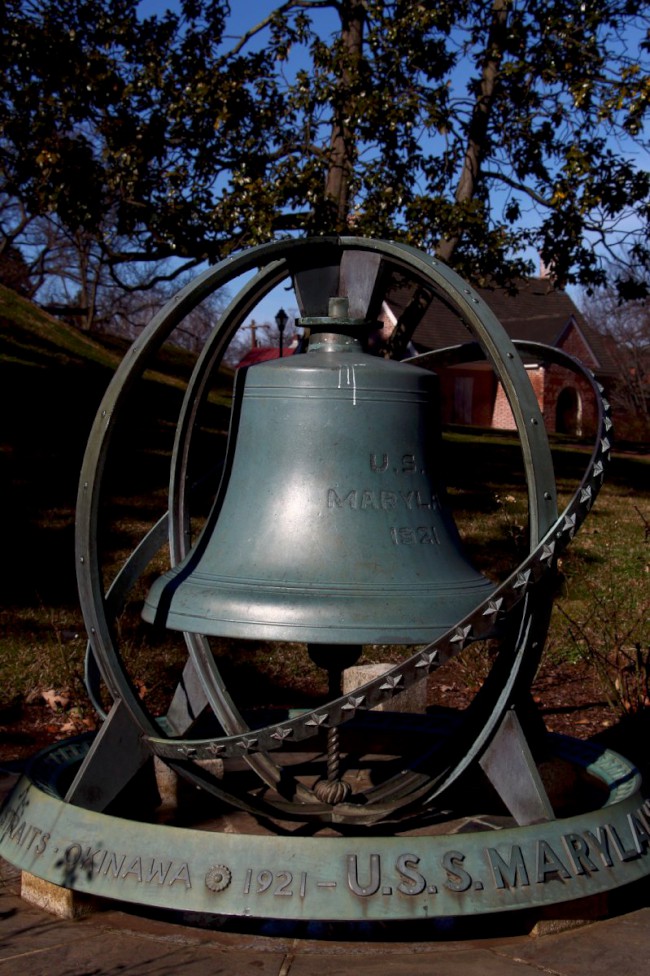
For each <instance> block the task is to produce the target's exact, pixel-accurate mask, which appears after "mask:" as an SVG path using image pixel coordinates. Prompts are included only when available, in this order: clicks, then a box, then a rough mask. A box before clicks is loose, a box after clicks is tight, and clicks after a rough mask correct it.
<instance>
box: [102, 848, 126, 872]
mask: <svg viewBox="0 0 650 976" xmlns="http://www.w3.org/2000/svg"><path fill="white" fill-rule="evenodd" d="M125 860H126V854H122V857H121V859H120V861H119V862H118V860H117V854H116V853H115V851H111V853H110V854H109V857H108V863H107V865H106V867H105V868H104V877H105V878H106V877H108V873H109V871H110V872H111V874H112V875H113V877H114V878H119V876H120V874H121V873H122V868H123V866H124V862H125Z"/></svg>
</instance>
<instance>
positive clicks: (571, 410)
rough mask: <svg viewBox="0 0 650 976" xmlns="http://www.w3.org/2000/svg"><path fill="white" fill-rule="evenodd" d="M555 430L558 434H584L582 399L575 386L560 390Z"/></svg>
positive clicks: (578, 435) (575, 435)
mask: <svg viewBox="0 0 650 976" xmlns="http://www.w3.org/2000/svg"><path fill="white" fill-rule="evenodd" d="M555 431H556V433H558V434H571V435H572V436H573V437H580V436H581V434H582V400H581V399H580V394H579V393H578V391H577V390H576V388H575V387H573V386H565V387H564V389H563V390H561V391H560V395H559V396H558V398H557V404H556V406H555Z"/></svg>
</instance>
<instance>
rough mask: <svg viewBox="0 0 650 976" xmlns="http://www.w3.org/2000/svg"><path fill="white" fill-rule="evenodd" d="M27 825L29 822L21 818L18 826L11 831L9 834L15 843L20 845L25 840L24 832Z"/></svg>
mask: <svg viewBox="0 0 650 976" xmlns="http://www.w3.org/2000/svg"><path fill="white" fill-rule="evenodd" d="M26 826H27V824H26V823H25V821H24V820H21V821H20V823H19V824H18V826H17V827H14V828H13V830H12V831H11V833H10V834H9V836H10V837H11V839H12V841H13V842H14V844H18V846H19V847H20V845H21V844H22V842H23V833H24V831H25V827H26Z"/></svg>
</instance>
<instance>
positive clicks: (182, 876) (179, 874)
mask: <svg viewBox="0 0 650 976" xmlns="http://www.w3.org/2000/svg"><path fill="white" fill-rule="evenodd" d="M177 881H181V882H182V883H183V884H184V885H185V887H186V888H191V887H192V882H191V881H190V869H189V865H188V864H186V863H185V862H183V864H181V866H180V867H179V868H177V869H176V872H175V873H174V874H173V875H172V876H171V878H170V879H169V881H168V882H167V884H168V885H170V886H171V885H173V884H176V882H177Z"/></svg>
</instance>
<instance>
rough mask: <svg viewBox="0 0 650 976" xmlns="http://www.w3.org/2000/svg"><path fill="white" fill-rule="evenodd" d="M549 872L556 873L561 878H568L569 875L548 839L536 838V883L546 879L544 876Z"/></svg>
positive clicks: (542, 882)
mask: <svg viewBox="0 0 650 976" xmlns="http://www.w3.org/2000/svg"><path fill="white" fill-rule="evenodd" d="M549 874H557V875H559V876H560V877H561V878H570V877H571V875H570V873H569V871H568V869H567V867H566V865H565V864H564V863H563V862H562V860H561V859H560V858H559V857H558V855H557V854H556V852H555V851H554V850H553V848H552V847H551V845H550V844H549V843H548V841H545V840H538V841H537V883H538V884H544V882H545V881H546V876H547V875H549Z"/></svg>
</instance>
